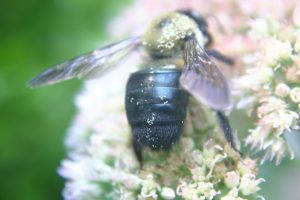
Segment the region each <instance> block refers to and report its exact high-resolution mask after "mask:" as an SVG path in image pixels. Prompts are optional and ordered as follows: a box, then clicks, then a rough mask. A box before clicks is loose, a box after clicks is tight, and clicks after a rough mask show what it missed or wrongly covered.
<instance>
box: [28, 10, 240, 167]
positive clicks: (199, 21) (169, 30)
mask: <svg viewBox="0 0 300 200" xmlns="http://www.w3.org/2000/svg"><path fill="white" fill-rule="evenodd" d="M211 44H212V36H211V34H210V33H209V31H208V24H207V22H206V20H205V18H204V17H203V16H202V15H201V14H199V13H198V12H197V11H195V10H182V11H174V12H170V13H167V14H164V15H162V16H160V17H158V18H156V19H154V20H153V22H152V23H151V24H150V25H149V27H148V29H147V30H146V31H145V33H144V34H143V35H142V36H137V37H131V38H129V39H125V40H123V41H120V42H117V43H114V44H111V45H108V46H105V47H102V48H98V49H95V50H93V51H91V52H89V53H87V54H84V55H81V56H79V57H76V58H74V59H71V60H69V61H66V62H64V63H62V64H59V65H56V66H54V67H52V68H49V69H47V70H45V71H44V72H42V73H41V74H39V75H37V76H36V77H35V78H33V79H32V80H31V81H30V82H29V86H30V87H40V86H45V85H50V84H55V83H58V82H61V81H65V80H69V79H73V78H83V77H86V76H90V75H93V74H96V73H97V74H100V75H101V74H102V73H104V72H106V71H107V70H109V69H111V68H113V66H116V64H115V63H116V62H118V61H120V60H121V59H122V58H123V57H126V56H128V55H129V54H130V53H132V52H135V51H138V50H140V49H143V50H144V51H145V52H146V53H147V55H148V57H149V59H148V61H147V62H144V63H142V64H141V66H140V67H139V70H138V71H136V72H134V73H131V75H130V77H129V79H128V81H127V85H126V95H125V108H126V115H127V119H128V122H129V125H130V127H131V132H132V143H133V147H134V152H135V155H136V157H137V159H138V161H139V162H140V164H141V165H142V163H143V156H142V152H143V148H145V147H149V148H150V149H151V150H168V149H170V148H171V147H172V145H173V144H174V143H175V142H176V141H177V140H178V138H179V136H180V134H181V132H182V129H183V126H184V121H185V117H186V110H187V106H188V98H189V96H190V95H191V96H193V97H194V98H195V99H196V100H198V101H199V103H202V104H204V105H206V106H208V107H210V108H211V109H212V110H214V111H215V112H216V113H217V117H218V119H219V122H220V126H221V128H222V129H223V132H224V134H225V138H226V139H227V141H228V143H229V144H230V145H231V147H232V148H234V149H236V146H235V143H234V139H233V135H232V130H231V127H230V123H229V120H228V118H227V117H226V115H225V114H224V110H225V109H226V108H228V107H229V106H230V90H229V87H228V83H227V81H226V79H225V77H224V75H223V74H222V73H221V71H220V70H219V69H218V67H217V65H216V64H215V63H214V62H213V61H212V60H211V57H213V58H215V59H217V60H219V61H221V62H224V63H226V64H229V65H233V63H234V61H233V59H231V58H229V57H227V56H224V55H223V54H221V53H220V52H218V51H216V50H214V49H211V48H210V46H211Z"/></svg>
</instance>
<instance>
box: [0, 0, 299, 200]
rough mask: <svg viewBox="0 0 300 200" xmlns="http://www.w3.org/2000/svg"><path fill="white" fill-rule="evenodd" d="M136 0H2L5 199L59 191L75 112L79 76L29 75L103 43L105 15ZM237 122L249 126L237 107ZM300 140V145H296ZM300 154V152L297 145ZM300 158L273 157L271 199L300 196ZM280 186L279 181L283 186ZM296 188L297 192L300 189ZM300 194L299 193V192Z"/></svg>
mask: <svg viewBox="0 0 300 200" xmlns="http://www.w3.org/2000/svg"><path fill="white" fill-rule="evenodd" d="M129 1H130V0H122V1H98V0H88V1H84V0H43V1H38V0H27V1H21V0H10V1H6V2H5V1H2V2H1V3H0V199H1V200H4V199H5V200H6V199H9V200H19V199H20V200H27V199H28V200H29V199H30V200H35V199H39V200H40V199H43V200H47V199H51V200H53V199H61V198H62V197H61V190H62V188H63V179H62V178H60V177H59V176H58V175H57V173H56V169H57V167H58V166H59V165H60V161H61V160H62V159H63V158H64V157H65V152H64V147H63V140H64V136H65V135H64V133H65V132H66V129H67V127H68V126H69V124H70V122H71V120H72V116H73V115H74V114H75V112H76V111H75V107H74V103H73V101H74V95H75V94H76V91H78V90H79V88H80V85H81V83H80V81H76V80H74V81H69V82H65V83H62V84H59V85H54V86H51V87H46V88H42V89H38V90H31V89H29V88H27V87H26V82H27V81H28V80H29V79H30V78H32V77H33V76H34V75H36V74H37V73H39V72H40V71H42V70H43V69H45V68H46V67H49V66H52V65H55V64H57V63H60V62H62V61H65V60H66V59H68V58H72V57H73V56H75V55H79V54H81V53H83V52H86V51H89V50H91V49H94V48H96V47H98V45H99V44H100V43H101V41H102V40H104V39H105V38H106V37H107V35H106V34H105V28H106V23H107V22H108V21H109V19H110V17H112V16H114V15H116V13H118V11H119V9H121V7H122V6H124V5H126V4H128V3H129ZM232 120H233V121H235V122H236V123H234V126H235V127H236V128H238V129H239V130H245V131H246V128H247V127H245V126H244V125H243V127H238V126H239V125H240V126H241V123H240V122H241V121H247V120H248V119H246V118H243V116H240V115H239V114H236V115H233V117H232ZM298 141H299V139H298ZM295 146H297V145H295ZM297 150H298V157H299V148H298V149H297ZM299 166H300V164H299V159H297V160H295V161H288V160H287V159H286V160H284V162H283V164H282V165H280V166H279V167H275V166H274V164H273V163H267V164H266V165H264V166H263V167H262V169H261V176H262V177H264V178H266V180H267V182H266V183H265V184H262V187H263V191H262V192H261V193H262V194H263V195H264V196H265V197H266V199H273V200H275V199H276V200H281V199H283V198H285V197H286V195H288V196H289V198H288V199H297V197H299V196H300V194H299V188H300V185H299V182H300V170H299V169H300V168H299ZM278 188H280V189H278ZM297 192H298V194H297ZM297 195H298V196H297Z"/></svg>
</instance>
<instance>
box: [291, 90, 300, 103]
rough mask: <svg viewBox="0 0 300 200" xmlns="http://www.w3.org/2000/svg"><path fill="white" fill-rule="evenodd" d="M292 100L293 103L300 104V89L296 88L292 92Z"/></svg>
mask: <svg viewBox="0 0 300 200" xmlns="http://www.w3.org/2000/svg"><path fill="white" fill-rule="evenodd" d="M290 98H291V100H292V101H293V102H295V103H300V88H299V87H294V88H293V89H292V90H291V93H290Z"/></svg>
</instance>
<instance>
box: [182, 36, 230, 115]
mask: <svg viewBox="0 0 300 200" xmlns="http://www.w3.org/2000/svg"><path fill="white" fill-rule="evenodd" d="M183 57H184V61H185V65H186V66H185V69H184V70H183V72H182V75H181V77H180V83H181V85H182V86H183V88H185V89H186V90H187V91H188V92H190V93H191V94H192V95H193V96H194V97H195V98H196V99H197V100H198V101H200V102H202V103H204V104H206V105H208V106H209V107H211V108H213V109H215V110H224V109H225V108H227V107H228V106H229V105H230V91H229V88H228V84H227V82H226V79H225V77H224V76H223V74H222V73H221V72H220V70H219V69H218V67H217V66H216V64H215V63H213V62H212V61H211V59H210V58H209V56H208V55H207V54H206V52H205V51H204V49H202V47H201V46H200V45H199V43H198V42H197V40H196V39H195V37H194V36H191V37H190V38H189V39H188V40H187V41H186V42H185V46H184V55H183Z"/></svg>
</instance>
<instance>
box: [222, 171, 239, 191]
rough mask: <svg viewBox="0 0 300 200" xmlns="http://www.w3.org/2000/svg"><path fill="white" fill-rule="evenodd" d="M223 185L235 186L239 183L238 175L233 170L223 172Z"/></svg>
mask: <svg viewBox="0 0 300 200" xmlns="http://www.w3.org/2000/svg"><path fill="white" fill-rule="evenodd" d="M224 182H225V185H226V186H227V187H228V188H234V187H237V186H238V185H239V183H240V175H239V174H238V173H237V172H235V171H230V172H227V173H226V174H225V179H224Z"/></svg>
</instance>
